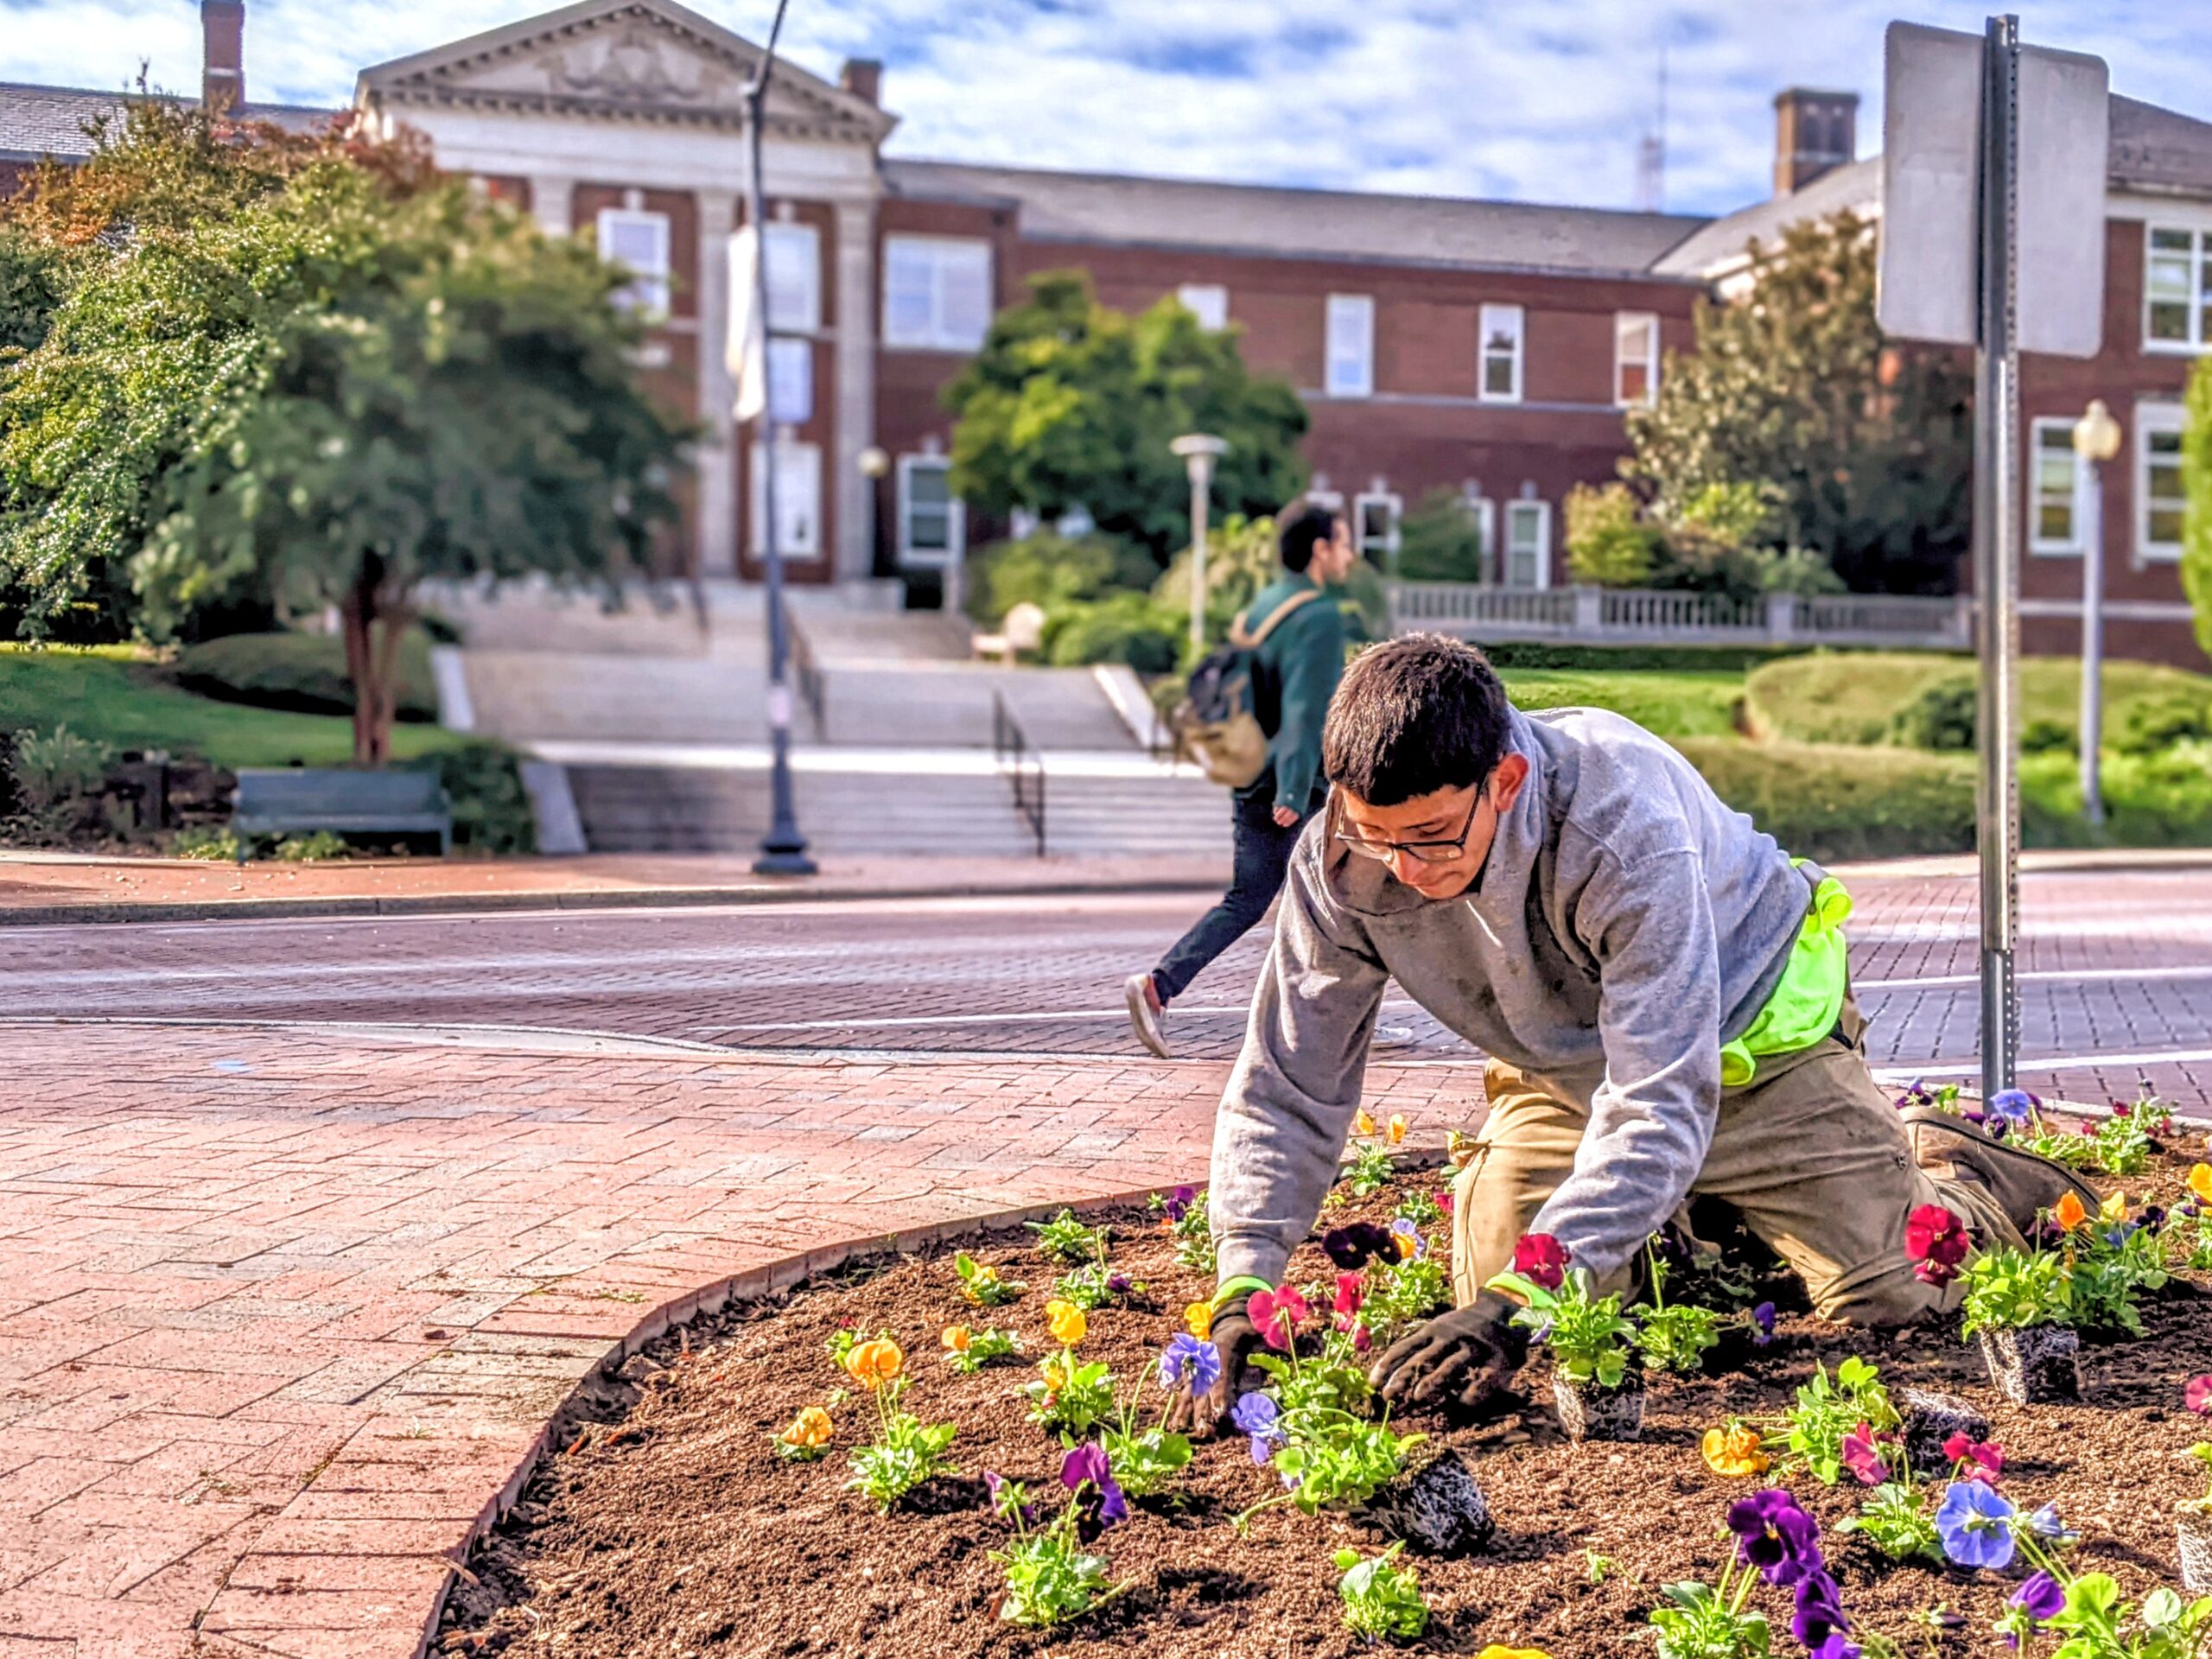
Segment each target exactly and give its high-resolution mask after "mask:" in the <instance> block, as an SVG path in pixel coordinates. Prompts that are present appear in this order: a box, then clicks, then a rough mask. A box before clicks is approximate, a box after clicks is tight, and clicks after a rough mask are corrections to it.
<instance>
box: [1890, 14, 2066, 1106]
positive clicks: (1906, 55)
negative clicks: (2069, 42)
mask: <svg viewBox="0 0 2212 1659" xmlns="http://www.w3.org/2000/svg"><path fill="white" fill-rule="evenodd" d="M1886 45H1887V50H1886V54H1885V111H1884V118H1883V126H1884V134H1883V137H1884V143H1883V153H1882V179H1883V206H1882V227H1881V238H1882V245H1881V257H1880V279H1879V280H1880V286H1879V290H1878V306H1877V308H1878V314H1879V316H1880V320H1881V324H1882V327H1883V328H1884V330H1885V332H1887V333H1889V334H1894V335H1897V336H1901V337H1903V338H1905V339H1910V340H1934V341H1939V342H1942V343H1945V344H1950V345H1960V346H1974V349H1975V353H1976V356H1975V377H1974V594H1975V597H1976V599H1977V601H1979V603H1978V605H1977V607H1976V612H1975V626H1974V643H1975V651H1976V654H1977V655H1978V656H1979V657H1980V663H1981V675H1980V690H1979V694H1978V696H1977V699H1976V705H1975V709H1976V715H1977V717H1978V719H1977V726H1976V743H1977V747H1978V748H1979V749H1980V779H1979V785H1978V787H1977V788H1976V790H1975V796H1974V832H1975V842H1976V846H1977V848H1978V849H1979V851H1980V855H1981V886H1980V897H1981V1087H1982V1093H1983V1096H1984V1097H1985V1098H1986V1096H1989V1095H1992V1094H1994V1093H1995V1092H1996V1091H1997V1090H2000V1089H2009V1088H2011V1087H2012V1079H2013V1073H2014V1070H2015V1064H2016V1061H2017V1059H2018V1054H2019V1046H2020V1002H2019V992H2018V985H2017V983H2016V982H2015V980H2014V969H2013V959H2012V957H2013V950H2014V947H2015V946H2016V945H2017V944H2018V938H2019V906H2020V883H2019V855H2020V784H2019V755H2020V748H2019V743H2020V735H2019V725H2020V675H2019V658H2020V543H2021V524H2022V517H2023V514H2024V510H2025V504H2024V500H2023V499H2022V495H2021V475H2020V353H2021V352H2022V351H2023V350H2028V351H2036V352H2050V353H2061V354H2063V355H2067V356H2072V357H2094V356H2095V355H2096V353H2097V350H2098V347H2099V345H2100V343H2101V331H2102V327H2103V316H2104V264H2103V257H2104V256H2103V250H2104V242H2105V236H2104V216H2105V180H2106V175H2107V168H2108V163H2107V144H2108V134H2109V121H2110V116H2109V104H2110V99H2109V95H2108V84H2107V74H2106V70H2105V66H2104V64H2103V62H2102V61H2101V60H2099V59H2096V58H2091V57H2085V56H2083V55H2082V54H2079V53H2072V52H2055V51H2051V50H2049V49H2047V48H2039V47H2023V46H2022V45H2021V44H2020V29H2019V20H2018V18H2015V17H2010V16H2006V17H1993V18H1991V19H1990V20H1989V23H1988V27H1987V29H1986V31H1985V33H1984V35H1983V36H1982V38H1981V39H1980V40H1976V39H1975V38H1974V36H1973V35H1961V34H1957V33H1955V32H1953V31H1951V30H1948V29H1927V28H1923V27H1922V26H1920V25H1918V24H1913V23H1892V24H1891V25H1890V29H1889V35H1888V38H1887V42H1886Z"/></svg>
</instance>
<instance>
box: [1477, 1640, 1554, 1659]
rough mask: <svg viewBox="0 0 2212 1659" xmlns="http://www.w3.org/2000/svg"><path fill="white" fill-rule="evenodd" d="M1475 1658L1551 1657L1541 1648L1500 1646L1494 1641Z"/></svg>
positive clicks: (1522, 1658)
mask: <svg viewBox="0 0 2212 1659" xmlns="http://www.w3.org/2000/svg"><path fill="white" fill-rule="evenodd" d="M1475 1659H1552V1656H1551V1655H1549V1654H1548V1653H1546V1652H1545V1651H1544V1650H1543V1649H1541V1648H1502V1647H1500V1646H1498V1644H1497V1643H1495V1642H1493V1643H1491V1644H1490V1646H1488V1647H1486V1648H1484V1649H1483V1650H1482V1651H1481V1652H1480V1653H1478V1654H1477V1655H1476V1656H1475Z"/></svg>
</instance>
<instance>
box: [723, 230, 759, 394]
mask: <svg viewBox="0 0 2212 1659" xmlns="http://www.w3.org/2000/svg"><path fill="white" fill-rule="evenodd" d="M759 258H760V237H759V236H758V235H757V234H756V233H755V232H754V231H753V226H750V225H745V226H740V227H739V228H738V229H737V230H736V231H735V232H732V234H731V236H730V238H729V339H728V341H727V342H725V346H724V351H725V353H726V358H725V360H726V361H727V362H728V365H729V372H730V373H731V375H732V376H733V377H734V378H735V379H736V381H737V409H736V415H737V418H738V419H739V420H740V421H750V420H753V419H756V418H757V417H758V416H760V413H761V411H762V410H766V408H767V407H768V366H767V349H766V345H767V342H766V329H765V328H764V327H762V324H763V322H764V321H766V320H765V319H764V318H763V317H762V316H761V315H760V274H759V271H758V270H756V268H755V267H756V262H757V261H758V260H759Z"/></svg>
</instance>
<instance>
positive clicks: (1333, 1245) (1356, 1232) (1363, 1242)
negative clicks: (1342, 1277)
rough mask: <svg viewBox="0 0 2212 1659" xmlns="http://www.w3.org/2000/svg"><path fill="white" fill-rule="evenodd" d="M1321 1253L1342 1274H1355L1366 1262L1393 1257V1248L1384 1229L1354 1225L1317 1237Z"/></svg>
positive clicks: (1337, 1228)
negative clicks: (1324, 1254)
mask: <svg viewBox="0 0 2212 1659" xmlns="http://www.w3.org/2000/svg"><path fill="white" fill-rule="evenodd" d="M1321 1249H1323V1250H1324V1251H1325V1252H1326V1254H1327V1255H1328V1258H1329V1260H1330V1261H1332V1262H1335V1263H1336V1264H1337V1266H1338V1268H1341V1269H1343V1270H1344V1272H1346V1273H1357V1272H1358V1271H1359V1270H1360V1269H1361V1268H1363V1267H1365V1266H1366V1265H1367V1264H1368V1263H1369V1262H1375V1261H1379V1260H1383V1259H1386V1258H1389V1257H1391V1256H1394V1255H1395V1254H1396V1252H1397V1245H1396V1244H1395V1243H1394V1242H1393V1241H1392V1239H1391V1237H1390V1230H1389V1228H1387V1227H1382V1226H1378V1225H1376V1224H1375V1223H1374V1222H1371V1221H1355V1222H1353V1223H1352V1224H1351V1225H1350V1226H1349V1227H1332V1228H1331V1229H1330V1230H1328V1231H1327V1232H1325V1233H1324V1234H1322V1235H1321Z"/></svg>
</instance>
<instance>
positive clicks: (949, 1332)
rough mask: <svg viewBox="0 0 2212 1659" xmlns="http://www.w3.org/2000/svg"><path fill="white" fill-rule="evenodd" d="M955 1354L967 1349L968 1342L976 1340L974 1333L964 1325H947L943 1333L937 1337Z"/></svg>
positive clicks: (962, 1352)
mask: <svg viewBox="0 0 2212 1659" xmlns="http://www.w3.org/2000/svg"><path fill="white" fill-rule="evenodd" d="M975 1340H976V1333H975V1332H973V1331H970V1330H969V1328H968V1327H967V1326H966V1325H946V1326H945V1327H944V1335H943V1336H942V1337H939V1338H938V1341H940V1342H942V1343H943V1344H944V1345H945V1346H946V1347H948V1348H950V1350H952V1351H953V1352H954V1353H956V1354H964V1353H966V1352H967V1351H968V1344H969V1343H971V1342H973V1341H975Z"/></svg>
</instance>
